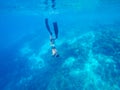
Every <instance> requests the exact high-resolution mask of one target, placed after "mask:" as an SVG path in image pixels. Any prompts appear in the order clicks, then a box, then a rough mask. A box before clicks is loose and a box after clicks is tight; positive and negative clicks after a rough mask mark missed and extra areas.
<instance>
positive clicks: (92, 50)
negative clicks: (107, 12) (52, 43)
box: [5, 27, 120, 90]
mask: <svg viewBox="0 0 120 90" xmlns="http://www.w3.org/2000/svg"><path fill="white" fill-rule="evenodd" d="M119 30H120V29H119V28H117V29H114V28H113V27H110V28H109V27H107V28H104V29H103V28H101V29H100V30H97V31H91V32H87V33H86V34H83V35H82V36H78V37H74V38H73V39H67V40H65V41H62V42H61V44H60V45H58V50H59V52H60V57H59V58H54V57H51V55H50V52H49V51H50V49H49V48H48V45H47V44H45V45H44V46H43V47H42V48H41V49H36V48H37V47H36V48H35V49H34V48H32V47H30V44H29V45H28V44H27V45H25V46H24V47H23V48H21V49H20V54H19V55H18V59H17V61H16V62H19V60H24V61H25V65H26V66H24V70H23V71H24V72H22V71H21V72H22V73H25V74H21V76H19V78H18V79H14V80H13V81H12V82H10V83H9V84H8V86H7V87H6V88H5V90H14V89H16V90H119V89H120V32H119ZM43 50H46V52H45V51H43ZM21 72H20V73H21ZM16 73H18V72H16ZM18 74H19V73H18ZM8 88H9V89H8Z"/></svg>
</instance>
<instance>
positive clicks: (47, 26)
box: [45, 18, 52, 35]
mask: <svg viewBox="0 0 120 90" xmlns="http://www.w3.org/2000/svg"><path fill="white" fill-rule="evenodd" d="M45 25H46V28H47V30H48V32H49V33H50V35H52V32H51V30H50V27H49V24H48V18H45Z"/></svg>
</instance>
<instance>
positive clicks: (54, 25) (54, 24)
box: [53, 22, 58, 38]
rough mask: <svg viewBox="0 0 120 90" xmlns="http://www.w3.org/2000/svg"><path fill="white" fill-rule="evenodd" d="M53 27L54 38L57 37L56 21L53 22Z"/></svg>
mask: <svg viewBox="0 0 120 90" xmlns="http://www.w3.org/2000/svg"><path fill="white" fill-rule="evenodd" d="M53 27H54V32H55V36H56V38H58V25H57V22H53Z"/></svg>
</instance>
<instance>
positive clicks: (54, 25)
mask: <svg viewBox="0 0 120 90" xmlns="http://www.w3.org/2000/svg"><path fill="white" fill-rule="evenodd" d="M45 25H46V28H47V30H48V32H49V33H50V45H51V49H52V56H54V57H59V54H58V51H57V49H56V47H55V40H56V39H57V38H58V26H57V22H53V27H54V32H55V36H56V37H55V38H53V36H52V32H51V30H50V27H49V24H48V18H46V19H45Z"/></svg>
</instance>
